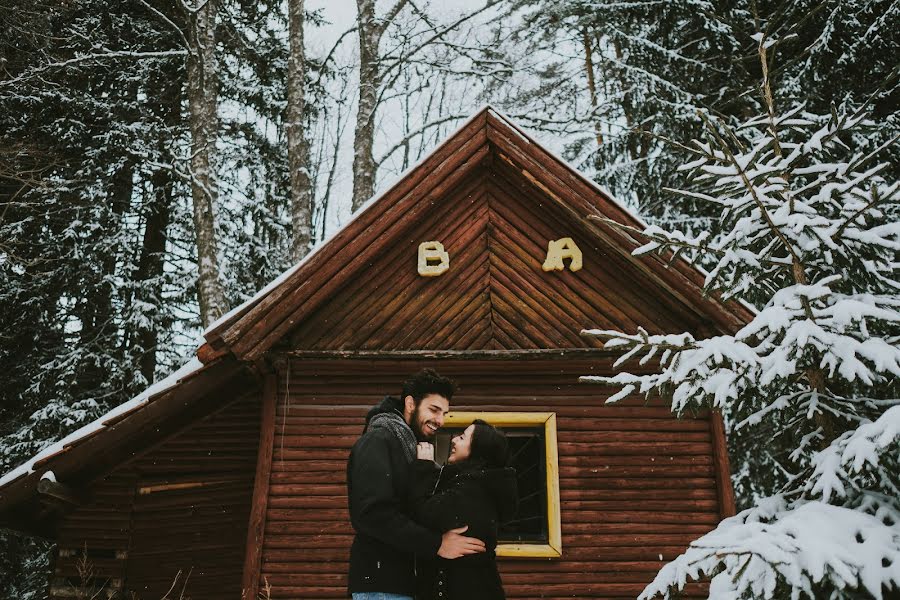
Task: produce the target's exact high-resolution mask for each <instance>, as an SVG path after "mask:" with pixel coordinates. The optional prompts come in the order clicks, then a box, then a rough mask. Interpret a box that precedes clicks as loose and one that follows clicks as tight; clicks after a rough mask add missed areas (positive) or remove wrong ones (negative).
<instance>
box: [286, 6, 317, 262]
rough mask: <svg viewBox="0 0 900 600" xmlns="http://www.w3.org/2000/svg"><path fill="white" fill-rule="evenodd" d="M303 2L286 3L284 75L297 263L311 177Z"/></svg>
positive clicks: (308, 230)
mask: <svg viewBox="0 0 900 600" xmlns="http://www.w3.org/2000/svg"><path fill="white" fill-rule="evenodd" d="M303 4H304V0H288V38H289V43H290V54H289V56H288V73H287V114H286V121H287V123H286V129H287V142H288V168H289V169H290V179H291V221H292V224H293V229H294V239H293V243H292V244H291V258H292V259H293V260H294V261H298V260H300V259H301V258H303V257H304V256H306V255H307V253H309V249H310V245H311V244H310V242H311V241H312V239H313V222H312V212H313V211H312V208H313V207H312V203H313V193H312V178H311V177H310V168H309V166H310V165H309V148H310V143H309V136H308V131H307V130H306V127H305V126H304V124H305V118H304V117H305V113H306V96H305V93H304V92H305V86H306V52H305V51H304V47H303V26H304V14H303Z"/></svg>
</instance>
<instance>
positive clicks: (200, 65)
mask: <svg viewBox="0 0 900 600" xmlns="http://www.w3.org/2000/svg"><path fill="white" fill-rule="evenodd" d="M182 7H183V9H184V10H185V11H186V12H187V15H188V23H189V29H188V44H189V48H188V59H187V77H188V112H189V117H188V121H189V123H190V130H191V158H190V178H191V196H192V198H193V204H194V228H195V230H196V236H197V269H198V273H199V277H198V281H197V296H198V300H199V303H200V321H201V323H202V324H203V326H204V327H208V326H209V325H210V324H212V323H213V322H214V321H215V320H216V319H218V318H219V317H221V316H222V315H223V314H225V313H226V312H227V311H228V300H227V299H226V297H225V288H224V286H223V285H222V280H221V276H220V273H219V260H218V247H217V244H216V232H215V213H214V206H215V203H216V200H217V196H218V185H217V182H216V173H215V164H214V158H215V144H216V134H217V130H218V123H219V121H218V115H217V112H216V108H217V104H218V63H217V58H216V16H217V12H218V3H217V0H203V1H201V3H200V4H199V5H197V6H190V5H188V4H187V3H186V2H184V1H183V0H182Z"/></svg>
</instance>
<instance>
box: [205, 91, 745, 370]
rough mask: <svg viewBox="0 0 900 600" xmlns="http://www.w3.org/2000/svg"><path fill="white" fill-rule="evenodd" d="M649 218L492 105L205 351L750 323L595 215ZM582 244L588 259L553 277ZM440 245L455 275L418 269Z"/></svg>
mask: <svg viewBox="0 0 900 600" xmlns="http://www.w3.org/2000/svg"><path fill="white" fill-rule="evenodd" d="M592 215H601V216H603V217H606V218H609V219H613V220H615V221H617V222H619V223H622V224H625V225H630V226H632V227H637V228H641V227H642V224H641V223H640V221H639V220H638V219H637V218H636V217H634V216H633V215H632V214H630V213H629V212H628V211H627V210H625V209H624V208H623V207H622V206H620V205H619V204H617V203H616V202H615V201H614V200H613V199H612V198H610V197H609V196H608V195H607V194H606V193H605V192H603V191H602V190H601V189H600V188H598V187H597V186H596V185H595V184H593V183H592V182H591V181H590V180H589V179H587V178H586V177H584V176H583V175H581V174H580V173H578V172H577V171H576V170H574V169H572V168H571V167H570V166H568V165H567V164H566V163H565V162H564V161H562V160H561V159H559V158H558V157H556V156H555V155H553V154H552V153H550V152H549V151H547V150H546V149H545V148H543V147H542V146H541V145H540V144H538V143H537V142H536V141H534V140H533V139H532V138H530V137H529V136H528V135H527V134H526V133H525V132H524V131H522V130H521V129H520V128H518V127H517V126H516V125H514V124H513V123H512V122H511V121H510V120H509V119H507V118H506V117H504V116H503V115H501V114H500V113H499V112H497V111H496V110H494V109H492V108H490V107H487V108H485V109H483V110H481V111H480V112H479V113H477V114H476V115H475V116H473V117H472V118H471V119H470V120H469V121H468V122H467V123H466V124H464V125H463V126H462V127H461V128H460V129H459V130H458V131H457V132H456V133H454V134H453V135H452V136H450V137H449V138H448V139H447V140H446V141H445V142H444V143H443V144H441V145H440V146H439V147H438V148H437V149H436V150H435V151H434V152H433V153H432V154H431V155H429V156H428V157H427V158H426V159H424V160H423V161H422V162H421V163H420V164H419V165H418V166H417V167H415V168H413V169H412V170H410V171H409V172H408V173H407V174H406V175H405V176H403V177H402V178H401V179H400V180H399V181H398V182H397V183H396V184H395V185H394V186H393V187H391V188H390V189H389V190H387V191H386V192H385V193H384V194H382V195H381V196H379V197H378V198H376V199H374V200H373V201H371V202H370V203H369V204H367V206H366V207H365V208H364V210H363V211H361V213H360V214H358V215H357V216H356V217H355V218H354V219H353V221H351V222H350V223H349V224H347V225H346V226H345V227H344V228H343V229H342V230H340V231H339V232H338V233H337V234H336V235H335V236H334V237H333V238H332V239H331V240H330V241H329V242H328V243H326V244H325V245H323V246H322V247H321V248H319V249H318V251H316V252H315V253H314V254H313V255H311V256H309V257H308V258H307V260H305V261H304V262H303V263H302V264H301V265H299V266H298V267H297V268H295V269H294V270H293V271H292V272H290V274H288V275H287V276H285V277H283V278H282V280H281V281H279V283H278V284H277V285H274V286H270V289H269V290H267V291H266V292H265V293H264V294H260V295H258V296H257V298H256V299H255V300H254V301H252V302H250V303H248V304H246V305H245V306H243V307H241V308H240V309H238V310H236V311H234V312H233V313H232V314H231V315H229V316H228V317H227V318H226V319H224V320H223V321H222V322H220V323H219V324H217V325H216V326H215V327H213V328H212V329H210V330H209V331H207V334H206V339H207V341H208V345H207V346H206V347H205V348H204V349H203V352H201V358H203V357H204V356H215V355H218V354H222V353H227V352H229V351H230V352H232V353H234V354H235V355H236V356H237V357H238V358H241V359H244V360H255V359H257V358H259V357H260V356H262V354H263V353H265V352H266V351H267V350H269V349H270V348H272V347H273V346H274V345H275V344H277V343H284V342H289V345H290V346H292V347H294V348H299V349H316V350H319V349H321V350H326V349H327V350H334V349H353V350H403V349H495V350H496V349H519V348H525V349H528V348H557V347H585V346H589V345H591V342H590V341H588V340H584V339H581V338H580V337H579V336H578V331H579V330H580V329H581V328H584V327H609V328H624V329H626V330H633V329H634V327H635V326H636V325H638V324H640V325H642V326H645V327H647V328H648V329H650V330H651V331H654V330H657V331H659V332H663V331H667V330H668V331H671V330H673V329H677V330H681V329H683V328H689V329H692V330H695V331H696V332H697V333H700V334H701V335H702V334H712V333H715V332H717V331H729V330H734V329H736V328H737V327H739V326H740V325H741V324H742V323H743V322H746V320H748V318H749V314H748V313H747V311H746V309H744V308H743V307H740V306H735V305H729V306H727V307H726V306H723V305H722V304H720V303H719V302H717V301H715V300H713V299H710V298H707V297H704V296H703V294H702V284H703V277H702V275H701V274H700V273H699V272H697V271H696V270H695V269H694V268H692V267H691V266H690V265H688V264H687V263H685V262H684V261H681V260H676V261H674V262H673V263H672V264H671V265H669V266H667V265H666V264H665V263H664V262H663V260H664V259H663V258H661V257H658V256H642V257H640V258H636V257H633V256H631V251H632V250H633V249H634V248H636V247H637V246H638V245H639V242H637V241H636V240H634V239H632V238H630V237H629V236H627V235H626V234H625V233H623V232H622V231H620V230H618V229H614V228H612V227H610V226H608V225H604V224H602V223H599V222H597V221H594V220H592V219H589V217H590V216H592ZM564 237H571V238H573V239H574V241H575V242H576V243H577V245H578V246H579V248H580V249H581V250H582V253H583V255H584V260H585V268H584V269H583V270H582V271H580V272H578V273H572V272H569V271H564V272H550V273H544V272H543V271H542V270H541V268H540V267H541V264H542V262H543V259H544V257H545V255H546V252H547V244H548V242H549V241H550V240H556V239H560V238H564ZM425 241H441V242H442V243H443V244H444V245H445V249H446V250H447V251H448V253H449V254H450V261H451V263H450V264H451V269H450V271H448V272H447V273H445V274H443V275H441V276H440V277H434V278H423V277H420V276H419V275H418V273H417V272H416V255H417V249H418V245H419V244H420V243H421V242H425Z"/></svg>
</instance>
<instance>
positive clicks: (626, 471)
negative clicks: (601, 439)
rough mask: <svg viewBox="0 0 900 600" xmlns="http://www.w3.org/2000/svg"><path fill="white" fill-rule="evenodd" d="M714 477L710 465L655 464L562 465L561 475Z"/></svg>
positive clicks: (567, 476)
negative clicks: (591, 466)
mask: <svg viewBox="0 0 900 600" xmlns="http://www.w3.org/2000/svg"><path fill="white" fill-rule="evenodd" d="M676 475H686V476H688V477H712V476H713V475H714V473H713V468H712V466H710V465H669V464H660V465H653V466H630V465H629V466H602V467H594V468H589V469H586V468H582V467H560V469H559V476H560V477H565V478H578V477H583V478H589V479H593V478H597V477H675V476H676Z"/></svg>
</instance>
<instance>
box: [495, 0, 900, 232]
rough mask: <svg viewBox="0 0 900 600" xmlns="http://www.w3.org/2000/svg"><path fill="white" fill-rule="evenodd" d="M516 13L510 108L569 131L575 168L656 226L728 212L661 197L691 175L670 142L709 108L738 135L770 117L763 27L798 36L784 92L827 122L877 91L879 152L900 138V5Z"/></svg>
mask: <svg viewBox="0 0 900 600" xmlns="http://www.w3.org/2000/svg"><path fill="white" fill-rule="evenodd" d="M508 5H509V6H510V7H511V8H510V11H509V12H510V13H511V14H512V15H518V16H520V17H521V21H516V20H515V19H505V20H503V21H501V23H503V25H502V26H501V27H500V28H499V29H500V32H501V33H500V39H501V40H503V41H504V42H505V43H504V44H502V45H501V48H503V49H506V51H507V52H510V53H514V54H515V56H516V60H514V61H513V62H514V63H515V64H516V65H517V67H518V69H519V72H517V75H516V84H517V85H516V86H515V87H514V90H515V91H514V92H512V93H509V94H508V95H506V96H505V97H504V101H503V102H502V105H503V106H504V108H505V109H506V110H507V111H508V112H509V113H510V114H512V115H513V116H515V117H516V118H518V119H522V120H523V121H525V122H527V123H530V124H531V125H532V126H533V127H535V128H538V129H544V130H547V131H551V132H553V133H554V134H555V135H557V136H559V135H564V136H565V137H566V138H567V139H569V140H570V141H569V143H568V147H567V150H566V153H565V157H566V158H567V159H569V160H572V161H573V162H575V163H576V164H578V165H579V166H580V167H581V168H583V169H585V170H586V171H587V172H591V173H593V175H594V178H595V179H596V180H597V181H598V183H601V184H603V185H605V186H607V187H608V188H609V189H610V190H612V192H613V193H614V194H616V196H617V197H619V198H621V199H623V200H625V201H626V202H628V203H629V204H630V205H631V206H632V207H634V208H635V209H637V210H638V211H639V212H640V213H641V214H642V215H643V216H644V217H646V218H647V219H649V220H651V221H652V222H654V223H669V224H672V223H678V226H679V228H681V229H686V230H689V231H691V232H699V231H704V230H708V229H709V226H710V224H711V221H712V220H713V219H714V218H715V217H716V215H715V214H713V213H710V212H709V211H708V207H707V206H706V205H704V204H703V203H702V202H697V201H696V200H695V199H693V198H691V197H681V198H672V197H671V196H669V195H666V194H665V192H664V191H663V189H664V188H666V187H673V186H676V185H679V182H680V180H681V175H680V174H679V173H678V168H679V166H680V164H681V157H680V155H679V153H678V152H673V151H672V148H671V145H670V144H669V143H668V140H688V139H695V138H697V137H700V136H701V135H702V134H703V127H702V124H701V123H700V122H699V121H698V120H697V119H696V118H695V114H696V111H697V110H701V111H703V112H705V113H706V114H709V115H712V116H715V117H717V118H721V119H723V120H724V121H725V122H726V123H728V125H729V126H731V127H733V128H734V127H737V126H738V125H739V124H740V123H742V122H744V121H745V120H746V119H747V118H748V117H749V116H750V115H753V114H757V113H758V112H759V111H760V110H761V108H762V107H761V105H760V103H759V95H758V94H757V93H756V89H757V86H758V82H759V81H760V79H761V77H762V74H761V72H760V65H759V61H758V60H757V59H756V43H755V41H754V34H755V33H756V32H757V31H761V30H766V31H768V32H769V33H770V35H771V36H776V37H778V38H779V39H787V38H790V39H791V46H790V53H789V54H790V57H789V58H788V59H786V60H783V61H779V64H778V67H777V68H776V72H775V73H774V75H776V76H777V77H778V80H779V82H780V86H779V88H780V92H781V93H782V94H783V95H784V96H785V97H790V98H791V99H792V100H793V101H794V102H795V103H797V104H798V105H799V104H803V105H804V106H805V107H806V109H807V110H809V111H812V112H816V113H827V112H828V111H829V110H830V107H831V105H832V104H838V105H839V104H841V103H844V102H848V103H851V104H854V105H859V104H861V103H862V102H863V101H866V100H868V99H869V98H870V97H873V96H874V99H873V115H874V116H875V117H877V118H878V119H879V120H880V122H881V123H882V130H881V131H879V132H874V133H873V132H869V137H868V138H867V139H866V140H865V143H866V144H868V145H870V146H872V147H874V146H877V145H879V144H880V143H882V142H883V141H884V140H886V139H890V138H891V137H893V135H896V133H897V131H898V123H897V116H896V114H895V107H896V106H897V105H898V103H900V91H898V83H897V80H896V79H894V80H893V81H890V82H889V83H885V82H886V79H887V78H888V76H889V74H890V73H891V71H892V69H895V62H896V61H895V60H894V59H893V57H894V56H896V52H897V50H898V43H900V34H898V33H897V28H896V27H892V26H891V25H890V22H891V21H892V20H893V21H894V22H896V21H897V17H898V16H900V15H898V12H900V7H898V5H897V3H895V2H891V1H890V0H883V1H882V0H879V1H876V2H863V1H861V0H850V1H844V0H799V1H796V2H784V1H783V0H775V1H762V2H757V1H749V0H738V1H719V0H672V1H670V2H617V1H615V0H512V1H511V2H510V3H509V4H508ZM506 23H511V24H509V25H507V24H506ZM517 23H520V24H517ZM893 152H894V157H895V161H894V165H896V164H898V161H896V158H897V154H896V150H894V151H893ZM892 168H896V167H892Z"/></svg>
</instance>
